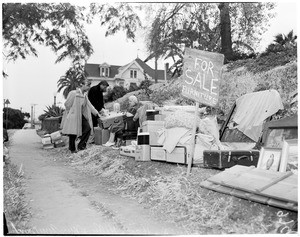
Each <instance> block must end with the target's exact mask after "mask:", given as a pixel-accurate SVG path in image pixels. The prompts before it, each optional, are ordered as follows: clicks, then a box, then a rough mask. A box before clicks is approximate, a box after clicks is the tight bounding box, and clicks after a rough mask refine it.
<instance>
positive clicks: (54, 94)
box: [53, 91, 57, 107]
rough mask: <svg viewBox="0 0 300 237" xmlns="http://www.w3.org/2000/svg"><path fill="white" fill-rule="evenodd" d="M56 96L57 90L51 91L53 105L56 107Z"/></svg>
mask: <svg viewBox="0 0 300 237" xmlns="http://www.w3.org/2000/svg"><path fill="white" fill-rule="evenodd" d="M56 96H57V92H56V91H55V92H53V97H54V107H56Z"/></svg>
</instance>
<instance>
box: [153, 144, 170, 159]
mask: <svg viewBox="0 0 300 237" xmlns="http://www.w3.org/2000/svg"><path fill="white" fill-rule="evenodd" d="M150 159H151V160H158V161H167V157H166V150H165V149H163V147H162V146H151V148H150Z"/></svg>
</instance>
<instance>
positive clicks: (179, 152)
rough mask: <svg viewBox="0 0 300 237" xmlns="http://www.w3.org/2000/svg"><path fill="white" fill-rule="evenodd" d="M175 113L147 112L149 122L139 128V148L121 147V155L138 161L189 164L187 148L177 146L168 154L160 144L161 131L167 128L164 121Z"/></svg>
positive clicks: (162, 111) (158, 110)
mask: <svg viewBox="0 0 300 237" xmlns="http://www.w3.org/2000/svg"><path fill="white" fill-rule="evenodd" d="M172 112H174V111H164V110H161V109H156V110H147V111H146V116H147V120H146V121H144V122H143V124H142V128H139V131H138V135H137V146H135V151H133V150H134V147H133V146H130V147H129V146H128V147H125V146H124V147H121V148H120V154H121V155H126V156H131V157H135V160H137V161H150V160H155V161H164V162H172V163H179V164H187V156H188V154H187V147H185V146H176V147H175V149H174V150H173V151H172V153H168V152H166V150H165V149H163V146H162V145H161V144H160V143H158V139H159V130H161V131H162V130H163V129H164V128H165V127H164V126H165V121H164V119H165V118H166V117H167V116H168V115H169V114H170V113H172Z"/></svg>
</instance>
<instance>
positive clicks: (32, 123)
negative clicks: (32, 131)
mask: <svg viewBox="0 0 300 237" xmlns="http://www.w3.org/2000/svg"><path fill="white" fill-rule="evenodd" d="M36 105H37V104H31V128H34V117H35V106H36Z"/></svg>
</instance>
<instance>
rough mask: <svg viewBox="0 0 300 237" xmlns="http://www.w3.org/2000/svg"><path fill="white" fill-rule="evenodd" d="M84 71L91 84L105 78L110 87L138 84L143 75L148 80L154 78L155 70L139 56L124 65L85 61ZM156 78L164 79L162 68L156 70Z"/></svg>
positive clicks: (160, 80)
mask: <svg viewBox="0 0 300 237" xmlns="http://www.w3.org/2000/svg"><path fill="white" fill-rule="evenodd" d="M85 71H86V73H87V79H89V80H91V81H92V86H94V85H96V84H98V83H99V82H100V81H102V80H106V81H107V82H108V84H109V86H110V87H114V86H115V85H118V86H123V87H125V88H129V86H130V84H133V85H134V84H135V85H137V86H139V85H140V83H141V82H142V81H143V80H145V75H146V77H147V78H148V79H149V80H151V81H154V80H155V70H154V69H152V68H151V67H150V66H148V65H147V64H146V63H144V62H143V61H142V60H141V59H139V58H136V59H135V60H133V61H132V62H130V63H128V64H126V65H124V66H116V65H110V64H108V63H102V64H91V63H86V64H85ZM157 80H158V82H164V81H165V71H164V70H157Z"/></svg>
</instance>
